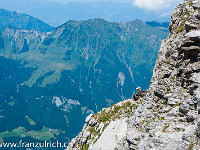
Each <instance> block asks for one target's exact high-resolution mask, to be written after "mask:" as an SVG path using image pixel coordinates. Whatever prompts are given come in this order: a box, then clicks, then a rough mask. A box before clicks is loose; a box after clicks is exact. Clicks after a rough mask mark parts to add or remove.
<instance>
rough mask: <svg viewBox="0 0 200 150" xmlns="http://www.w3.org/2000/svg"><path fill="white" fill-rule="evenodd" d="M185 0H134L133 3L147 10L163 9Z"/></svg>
mask: <svg viewBox="0 0 200 150" xmlns="http://www.w3.org/2000/svg"><path fill="white" fill-rule="evenodd" d="M181 1H183V0H133V5H134V6H137V7H139V8H144V9H147V10H155V11H157V10H163V9H167V8H170V7H172V5H173V7H174V5H177V4H178V3H179V2H181Z"/></svg>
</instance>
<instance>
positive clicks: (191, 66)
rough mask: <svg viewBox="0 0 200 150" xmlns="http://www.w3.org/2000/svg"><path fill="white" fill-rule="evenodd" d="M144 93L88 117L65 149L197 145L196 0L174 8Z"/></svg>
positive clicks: (174, 149)
mask: <svg viewBox="0 0 200 150" xmlns="http://www.w3.org/2000/svg"><path fill="white" fill-rule="evenodd" d="M169 30H170V34H169V36H168V38H167V39H166V40H164V41H163V42H162V45H161V49H160V51H159V55H158V60H157V62H156V65H155V68H154V72H153V77H152V79H151V84H150V87H149V89H148V90H147V93H146V96H144V97H142V98H140V99H139V100H137V101H133V100H132V99H129V100H125V101H123V102H120V103H118V104H115V105H113V106H112V107H110V108H105V109H103V110H102V111H101V112H99V113H97V114H95V115H93V114H91V115H90V116H88V117H87V118H86V124H85V126H84V127H83V130H82V131H81V133H80V134H79V135H78V136H77V137H75V138H74V139H72V141H71V143H70V144H69V146H68V148H67V150H79V149H84V150H88V149H89V150H100V149H101V150H145V149H146V150H151V149H152V150H153V149H154V150H179V149H180V150H189V149H193V150H199V149H200V61H199V60H200V1H199V0H185V1H184V2H183V3H180V4H179V5H178V6H177V7H176V8H175V9H174V11H173V13H172V17H171V22H170V26H169Z"/></svg>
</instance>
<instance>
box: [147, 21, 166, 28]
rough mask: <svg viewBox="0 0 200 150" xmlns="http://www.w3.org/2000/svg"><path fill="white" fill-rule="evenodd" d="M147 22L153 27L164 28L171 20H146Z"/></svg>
mask: <svg viewBox="0 0 200 150" xmlns="http://www.w3.org/2000/svg"><path fill="white" fill-rule="evenodd" d="M145 23H146V24H148V25H150V26H152V27H163V28H168V27H169V22H158V21H146V22H145Z"/></svg>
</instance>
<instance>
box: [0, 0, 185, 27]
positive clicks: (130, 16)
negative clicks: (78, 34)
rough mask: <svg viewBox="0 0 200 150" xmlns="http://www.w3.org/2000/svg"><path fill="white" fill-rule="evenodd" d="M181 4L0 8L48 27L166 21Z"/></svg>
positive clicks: (26, 0) (123, 1)
mask: <svg viewBox="0 0 200 150" xmlns="http://www.w3.org/2000/svg"><path fill="white" fill-rule="evenodd" d="M183 1H184V0H0V8H3V9H7V10H12V11H17V12H19V13H25V14H28V15H31V16H33V17H36V18H38V19H40V20H42V21H44V22H46V23H48V24H50V25H52V26H59V25H61V24H63V23H65V22H66V21H68V20H86V19H92V18H102V19H105V20H107V21H114V22H117V21H131V20H134V19H140V20H143V21H154V20H157V21H159V22H164V21H170V16H171V13H172V11H173V9H174V7H175V6H176V5H177V4H178V3H180V2H183Z"/></svg>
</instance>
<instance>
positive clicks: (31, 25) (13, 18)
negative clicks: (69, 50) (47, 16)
mask: <svg viewBox="0 0 200 150" xmlns="http://www.w3.org/2000/svg"><path fill="white" fill-rule="evenodd" d="M7 26H10V27H13V28H19V29H34V30H37V31H41V32H49V31H52V30H53V27H52V26H50V25H48V24H46V23H44V22H43V21H41V20H39V19H36V18H34V17H32V16H29V15H25V14H20V13H17V12H15V11H8V10H5V9H0V30H2V29H4V28H5V27H7Z"/></svg>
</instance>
